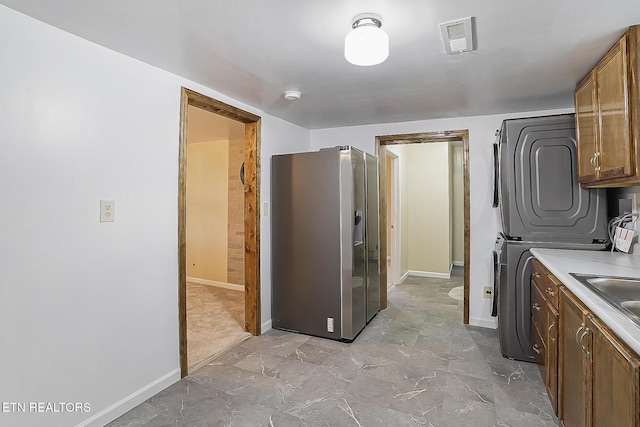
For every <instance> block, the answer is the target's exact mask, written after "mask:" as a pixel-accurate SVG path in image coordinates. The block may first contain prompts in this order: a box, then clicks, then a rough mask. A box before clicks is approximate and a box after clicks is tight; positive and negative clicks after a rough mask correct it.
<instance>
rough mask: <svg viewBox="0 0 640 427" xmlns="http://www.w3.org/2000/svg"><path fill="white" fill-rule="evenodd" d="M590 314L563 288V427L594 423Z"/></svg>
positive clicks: (560, 405) (560, 396) (560, 403)
mask: <svg viewBox="0 0 640 427" xmlns="http://www.w3.org/2000/svg"><path fill="white" fill-rule="evenodd" d="M588 315H589V312H588V311H587V309H586V308H585V307H584V306H583V305H582V304H581V303H580V302H579V301H578V300H576V299H575V298H574V297H573V295H572V294H570V293H569V292H568V291H567V289H566V288H564V287H561V288H560V348H559V350H560V352H559V363H558V365H559V366H558V371H559V388H558V418H560V424H561V425H563V426H576V427H584V426H588V425H590V419H589V412H590V407H589V404H590V398H589V394H590V391H591V381H590V376H591V375H590V374H591V364H590V360H589V354H590V352H589V327H588V326H587V324H588V323H589V319H588Z"/></svg>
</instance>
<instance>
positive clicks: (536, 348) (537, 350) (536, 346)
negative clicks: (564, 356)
mask: <svg viewBox="0 0 640 427" xmlns="http://www.w3.org/2000/svg"><path fill="white" fill-rule="evenodd" d="M532 348H533V351H535V352H536V354H540V349H539V348H538V344H534V345H533V347H532Z"/></svg>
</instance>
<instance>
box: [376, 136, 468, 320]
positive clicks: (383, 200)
mask: <svg viewBox="0 0 640 427" xmlns="http://www.w3.org/2000/svg"><path fill="white" fill-rule="evenodd" d="M453 141H462V162H463V167H462V169H463V182H464V319H463V321H464V324H465V325H468V324H469V277H470V275H469V272H470V259H471V255H470V241H471V225H470V224H471V223H470V209H469V130H468V129H462V130H449V131H438V132H422V133H411V134H398V135H382V136H376V147H375V148H376V154H377V155H378V158H380V149H381V148H383V147H384V146H386V145H399V144H422V143H430V142H453ZM379 164H380V166H379V168H380V177H379V180H380V185H379V187H378V188H379V189H380V190H379V197H380V259H383V260H386V259H387V196H386V194H387V192H386V185H387V171H386V169H387V165H386V162H384V161H380V162H379ZM380 267H381V268H380V284H381V286H380V308H381V309H383V308H387V286H386V284H387V263H386V262H382V263H380Z"/></svg>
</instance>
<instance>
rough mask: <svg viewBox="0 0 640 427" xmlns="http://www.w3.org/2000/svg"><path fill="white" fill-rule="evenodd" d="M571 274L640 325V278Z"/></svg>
mask: <svg viewBox="0 0 640 427" xmlns="http://www.w3.org/2000/svg"><path fill="white" fill-rule="evenodd" d="M569 274H570V275H571V276H573V277H574V278H575V279H576V280H578V281H579V282H580V283H582V284H583V285H585V286H586V287H587V288H589V289H590V290H592V291H593V292H595V293H596V294H598V295H599V296H600V297H602V299H603V300H604V301H606V302H607V303H608V304H609V305H611V306H612V307H613V308H615V309H616V310H618V311H619V312H620V313H622V314H624V315H625V316H626V317H628V318H629V319H630V320H631V321H633V322H634V323H635V324H637V325H638V326H640V278H637V277H616V276H599V275H595V274H578V273H569Z"/></svg>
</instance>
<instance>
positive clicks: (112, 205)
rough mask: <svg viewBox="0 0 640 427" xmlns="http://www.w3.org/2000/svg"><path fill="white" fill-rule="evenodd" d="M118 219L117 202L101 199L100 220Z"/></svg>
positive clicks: (112, 220) (110, 220) (111, 220)
mask: <svg viewBox="0 0 640 427" xmlns="http://www.w3.org/2000/svg"><path fill="white" fill-rule="evenodd" d="M115 220H116V202H114V201H113V200H100V222H114V221H115Z"/></svg>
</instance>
